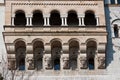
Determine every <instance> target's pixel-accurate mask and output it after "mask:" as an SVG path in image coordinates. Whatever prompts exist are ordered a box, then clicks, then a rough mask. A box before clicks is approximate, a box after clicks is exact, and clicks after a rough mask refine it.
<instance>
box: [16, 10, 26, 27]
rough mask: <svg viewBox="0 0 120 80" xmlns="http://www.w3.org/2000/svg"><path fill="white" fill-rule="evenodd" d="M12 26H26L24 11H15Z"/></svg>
mask: <svg viewBox="0 0 120 80" xmlns="http://www.w3.org/2000/svg"><path fill="white" fill-rule="evenodd" d="M14 25H26V17H25V13H24V11H21V10H20V11H17V12H16V13H15V19H14Z"/></svg>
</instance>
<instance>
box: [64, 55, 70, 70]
mask: <svg viewBox="0 0 120 80" xmlns="http://www.w3.org/2000/svg"><path fill="white" fill-rule="evenodd" d="M63 69H69V58H68V57H64V58H63Z"/></svg>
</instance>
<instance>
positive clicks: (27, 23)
mask: <svg viewBox="0 0 120 80" xmlns="http://www.w3.org/2000/svg"><path fill="white" fill-rule="evenodd" d="M26 18H27V24H26V25H27V26H29V17H26Z"/></svg>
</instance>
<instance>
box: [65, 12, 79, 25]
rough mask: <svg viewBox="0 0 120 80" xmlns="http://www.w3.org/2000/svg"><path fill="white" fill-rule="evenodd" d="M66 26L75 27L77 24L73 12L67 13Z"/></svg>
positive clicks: (75, 14) (77, 21) (75, 15)
mask: <svg viewBox="0 0 120 80" xmlns="http://www.w3.org/2000/svg"><path fill="white" fill-rule="evenodd" d="M67 24H68V25H69V26H70V25H71V26H76V25H78V24H79V20H78V16H77V13H76V12H75V11H69V12H68V17H67Z"/></svg>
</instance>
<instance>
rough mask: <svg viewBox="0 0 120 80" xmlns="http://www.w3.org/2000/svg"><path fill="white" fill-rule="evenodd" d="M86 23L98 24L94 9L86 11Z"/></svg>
mask: <svg viewBox="0 0 120 80" xmlns="http://www.w3.org/2000/svg"><path fill="white" fill-rule="evenodd" d="M84 23H85V25H96V24H97V23H96V18H95V15H94V12H92V11H86V12H85V18H84Z"/></svg>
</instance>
